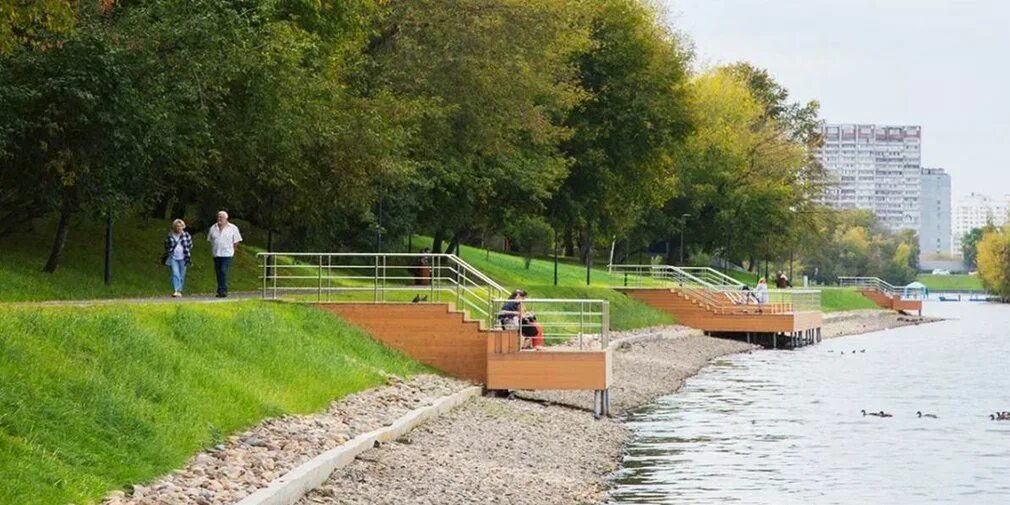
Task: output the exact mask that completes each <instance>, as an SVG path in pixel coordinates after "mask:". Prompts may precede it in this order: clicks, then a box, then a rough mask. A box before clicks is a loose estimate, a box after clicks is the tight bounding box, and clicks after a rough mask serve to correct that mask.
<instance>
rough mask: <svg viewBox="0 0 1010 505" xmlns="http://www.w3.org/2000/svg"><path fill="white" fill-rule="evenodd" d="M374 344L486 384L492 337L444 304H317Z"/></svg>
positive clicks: (460, 376) (456, 375)
mask: <svg viewBox="0 0 1010 505" xmlns="http://www.w3.org/2000/svg"><path fill="white" fill-rule="evenodd" d="M318 306H319V307H320V308H322V309H325V310H328V311H330V312H333V313H334V314H336V315H337V316H339V317H341V318H342V319H345V320H347V321H348V322H349V323H351V324H354V325H355V326H358V327H360V328H362V329H363V330H365V331H367V332H368V333H369V334H371V335H372V336H373V337H374V338H375V339H376V340H379V341H380V342H382V343H384V344H386V345H388V346H390V347H392V348H394V349H397V350H399V351H402V352H403V353H404V354H407V355H408V356H410V357H412V358H414V359H416V360H418V361H420V362H422V363H424V364H426V365H429V366H432V367H435V368H437V369H439V370H442V371H444V372H446V373H448V374H449V375H452V376H454V377H459V378H463V379H468V380H472V381H476V382H485V381H486V380H487V353H488V338H489V333H491V332H485V331H482V330H481V329H480V324H479V323H477V322H475V321H465V320H464V319H463V314H461V313H458V312H450V310H449V307H448V306H447V305H445V304H421V303H416V304H412V303H406V304H395V303H383V304H371V303H360V304H358V303H334V304H319V305H318Z"/></svg>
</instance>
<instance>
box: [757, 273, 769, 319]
mask: <svg viewBox="0 0 1010 505" xmlns="http://www.w3.org/2000/svg"><path fill="white" fill-rule="evenodd" d="M754 297H755V298H757V303H758V314H761V313H762V312H764V306H765V304H766V303H768V282H767V281H766V280H765V278H764V277H762V278H760V279H758V283H757V287H756V288H754Z"/></svg>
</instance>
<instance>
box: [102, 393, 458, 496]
mask: <svg viewBox="0 0 1010 505" xmlns="http://www.w3.org/2000/svg"><path fill="white" fill-rule="evenodd" d="M387 382H388V385H386V386H383V387H379V388H375V389H370V390H367V391H363V392H361V393H357V394H353V395H349V396H347V397H345V398H343V399H340V400H338V401H335V402H333V403H332V404H331V405H330V407H329V408H328V409H327V410H326V411H325V412H322V413H319V414H313V415H307V416H284V417H279V418H275V419H268V420H266V421H264V422H263V423H260V424H259V425H257V426H256V427H254V428H253V429H251V430H248V431H246V432H244V433H241V434H239V435H236V436H233V437H231V438H229V439H228V440H227V441H226V442H225V443H223V444H220V445H218V446H216V447H214V448H213V449H212V450H210V451H205V452H202V453H200V454H198V455H197V456H196V457H194V458H193V459H191V460H190V461H189V463H188V464H187V465H186V466H185V467H184V468H182V469H181V470H177V471H175V472H173V473H172V474H170V475H168V476H165V477H163V478H161V479H159V480H157V481H155V482H153V483H150V484H147V485H139V484H138V485H134V486H131V489H130V491H129V493H125V492H123V491H114V492H112V493H110V494H109V496H108V497H107V498H106V500H105V502H104V503H105V504H106V505H169V504H171V505H176V504H180V505H225V504H232V503H235V502H237V501H239V500H241V499H242V498H244V497H246V496H248V495H250V494H252V493H253V492H255V491H256V490H257V489H259V488H261V487H266V486H267V485H268V484H269V483H270V482H271V481H273V480H274V479H277V478H279V477H280V476H282V475H284V474H285V473H287V472H289V471H291V470H293V469H294V468H296V467H297V466H298V465H301V464H302V463H305V462H306V461H308V460H310V459H312V458H313V457H315V456H317V455H319V454H322V453H323V452H326V451H328V450H330V449H332V448H334V447H337V446H338V445H341V444H343V443H344V442H347V441H348V440H350V439H351V438H353V437H355V436H356V435H358V434H361V433H367V432H369V431H372V430H375V429H378V428H381V427H383V426H387V425H389V424H391V423H392V422H393V421H395V420H396V419H397V418H399V417H400V416H402V415H404V414H406V413H407V412H409V411H411V410H414V409H416V408H419V407H422V406H425V405H430V404H432V403H433V402H434V401H435V400H437V399H438V398H441V397H443V396H446V395H449V394H452V393H455V392H457V391H460V390H462V389H464V388H466V387H467V386H469V385H470V384H468V383H466V382H463V381H458V380H455V379H450V378H445V377H439V376H436V375H418V376H414V377H411V378H410V379H409V380H406V381H402V380H400V379H398V378H396V377H392V376H390V377H389V378H388V379H387Z"/></svg>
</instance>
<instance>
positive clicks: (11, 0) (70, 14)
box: [0, 0, 77, 55]
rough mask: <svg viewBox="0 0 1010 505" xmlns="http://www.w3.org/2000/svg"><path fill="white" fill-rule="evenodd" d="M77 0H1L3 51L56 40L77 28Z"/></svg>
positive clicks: (0, 36) (11, 50)
mask: <svg viewBox="0 0 1010 505" xmlns="http://www.w3.org/2000/svg"><path fill="white" fill-rule="evenodd" d="M76 3H77V2H75V1H69V0H31V1H28V2H24V1H17V0H3V1H2V2H0V55H3V54H4V53H9V52H13V51H17V50H18V49H19V48H20V47H24V46H29V47H35V46H38V45H40V44H47V43H52V42H53V40H54V39H55V37H56V36H58V35H60V34H63V33H66V32H69V31H71V30H72V29H73V28H74V24H75V14H76V8H75V4H76Z"/></svg>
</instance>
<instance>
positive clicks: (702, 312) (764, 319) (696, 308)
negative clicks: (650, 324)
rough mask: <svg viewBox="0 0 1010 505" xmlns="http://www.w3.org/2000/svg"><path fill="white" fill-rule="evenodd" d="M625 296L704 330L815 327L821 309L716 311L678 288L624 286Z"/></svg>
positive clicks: (776, 330)
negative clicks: (626, 287) (807, 310)
mask: <svg viewBox="0 0 1010 505" xmlns="http://www.w3.org/2000/svg"><path fill="white" fill-rule="evenodd" d="M622 291H624V292H625V293H626V294H627V295H628V296H631V297H633V298H636V299H638V300H641V301H642V302H645V303H646V304H647V305H649V306H651V307H653V308H655V309H658V310H661V311H664V312H666V313H668V314H671V315H673V316H674V317H676V318H677V321H678V322H680V324H683V325H685V326H690V327H692V328H697V329H700V330H704V331H707V332H727V333H782V334H793V333H801V332H805V331H808V330H816V329H817V328H820V327H821V326H822V323H823V317H822V314H821V313H820V312H813V311H811V312H778V313H776V311H765V312H763V313H758V312H757V306H756V305H749V306H744V307H735V308H734V309H733V310H727V311H715V310H712V309H710V308H708V307H705V306H703V304H701V303H699V302H698V301H696V300H695V299H693V298H692V297H691V295H690V292H684V291H681V290H678V289H624V290H622Z"/></svg>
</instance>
